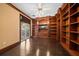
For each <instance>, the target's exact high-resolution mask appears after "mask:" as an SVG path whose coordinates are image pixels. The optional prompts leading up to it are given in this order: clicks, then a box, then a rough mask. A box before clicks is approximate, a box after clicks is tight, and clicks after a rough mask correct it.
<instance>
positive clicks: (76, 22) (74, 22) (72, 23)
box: [70, 22, 79, 25]
mask: <svg viewBox="0 0 79 59" xmlns="http://www.w3.org/2000/svg"><path fill="white" fill-rule="evenodd" d="M70 24H71V25H74V24H79V22H73V23H70Z"/></svg>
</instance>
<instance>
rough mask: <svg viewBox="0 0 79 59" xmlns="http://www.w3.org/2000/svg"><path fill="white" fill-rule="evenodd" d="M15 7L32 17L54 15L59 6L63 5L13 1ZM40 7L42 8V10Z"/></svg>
mask: <svg viewBox="0 0 79 59" xmlns="http://www.w3.org/2000/svg"><path fill="white" fill-rule="evenodd" d="M12 4H13V5H14V6H15V7H17V8H18V9H20V10H21V11H22V12H24V13H25V14H27V15H28V16H30V17H31V18H36V17H44V16H53V15H55V14H56V12H57V10H58V8H59V7H60V6H61V5H62V4H60V3H12ZM38 8H42V10H41V11H39V10H38Z"/></svg>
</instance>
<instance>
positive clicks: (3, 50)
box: [0, 42, 20, 55]
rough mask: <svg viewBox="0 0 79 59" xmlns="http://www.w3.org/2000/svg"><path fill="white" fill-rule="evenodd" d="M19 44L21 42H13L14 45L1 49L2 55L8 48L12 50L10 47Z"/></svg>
mask: <svg viewBox="0 0 79 59" xmlns="http://www.w3.org/2000/svg"><path fill="white" fill-rule="evenodd" d="M19 44H20V42H16V43H14V44H12V45H10V46H8V47H5V48H3V49H1V50H0V55H1V54H3V53H4V52H6V51H8V50H10V49H12V48H14V47H16V46H17V45H19Z"/></svg>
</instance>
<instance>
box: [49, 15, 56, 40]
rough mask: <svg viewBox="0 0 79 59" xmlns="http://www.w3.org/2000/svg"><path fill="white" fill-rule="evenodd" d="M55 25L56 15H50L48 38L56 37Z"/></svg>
mask: <svg viewBox="0 0 79 59" xmlns="http://www.w3.org/2000/svg"><path fill="white" fill-rule="evenodd" d="M56 29H57V25H56V17H55V16H51V17H50V18H49V38H52V39H56V32H57V30H56Z"/></svg>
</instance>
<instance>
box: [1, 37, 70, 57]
mask: <svg viewBox="0 0 79 59" xmlns="http://www.w3.org/2000/svg"><path fill="white" fill-rule="evenodd" d="M1 56H69V54H68V53H67V52H66V51H65V50H64V49H63V48H62V47H61V45H60V43H58V42H56V41H55V40H54V39H45V38H39V37H38V38H31V39H27V40H26V41H23V42H22V43H21V44H20V45H18V46H17V47H15V48H13V49H11V50H9V51H7V52H5V53H4V54H2V55H1Z"/></svg>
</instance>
